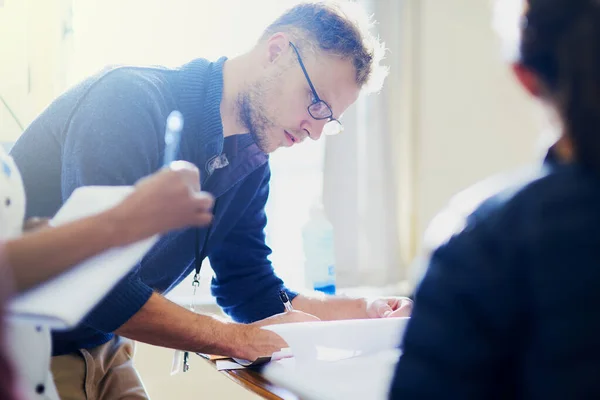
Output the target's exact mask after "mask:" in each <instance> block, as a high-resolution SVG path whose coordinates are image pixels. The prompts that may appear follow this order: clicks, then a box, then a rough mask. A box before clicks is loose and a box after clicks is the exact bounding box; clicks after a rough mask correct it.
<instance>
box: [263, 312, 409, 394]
mask: <svg viewBox="0 0 600 400" xmlns="http://www.w3.org/2000/svg"><path fill="white" fill-rule="evenodd" d="M407 322H408V318H382V319H368V320H366V319H365V320H346V321H330V322H306V323H294V324H282V325H271V326H267V327H265V328H264V329H269V330H272V331H273V332H275V333H277V334H279V335H280V336H281V337H282V338H283V339H284V340H285V341H286V342H287V343H288V345H289V346H290V348H291V350H292V353H293V354H294V357H293V358H290V359H283V360H280V361H277V362H272V363H270V364H269V365H268V366H267V367H266V369H265V376H266V377H267V378H268V379H270V380H271V381H273V382H274V383H275V384H278V385H280V386H282V387H284V388H286V389H289V390H291V391H292V392H295V393H296V394H298V395H299V396H300V397H301V398H302V399H307V400H311V399H315V400H316V399H319V400H322V399H327V400H329V399H331V400H334V399H373V400H377V399H386V398H387V395H388V390H389V387H390V382H391V379H392V377H393V373H394V368H395V365H396V363H397V362H398V359H399V357H400V350H399V349H398V348H397V347H398V345H399V343H400V339H401V336H402V334H403V333H404V329H405V327H406V323H407Z"/></svg>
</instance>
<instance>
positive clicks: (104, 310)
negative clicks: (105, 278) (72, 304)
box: [62, 70, 170, 332]
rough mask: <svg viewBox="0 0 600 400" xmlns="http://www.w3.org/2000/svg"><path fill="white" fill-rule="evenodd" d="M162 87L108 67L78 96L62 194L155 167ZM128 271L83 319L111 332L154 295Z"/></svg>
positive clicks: (125, 180) (132, 178)
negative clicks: (86, 90) (100, 76)
mask: <svg viewBox="0 0 600 400" xmlns="http://www.w3.org/2000/svg"><path fill="white" fill-rule="evenodd" d="M169 111H170V110H167V107H166V105H165V101H164V100H163V99H162V98H161V96H160V93H159V92H158V91H156V90H155V88H153V86H152V85H150V84H149V82H147V81H145V80H144V78H142V77H141V76H138V75H137V74H136V73H135V72H132V71H127V70H117V71H112V72H109V73H108V75H105V76H104V77H103V78H101V81H99V82H97V83H96V85H95V86H93V87H92V88H91V89H90V90H89V92H87V93H86V94H85V95H84V97H83V98H82V99H81V100H80V102H79V104H78V106H77V108H76V109H75V111H74V113H73V115H72V118H71V120H70V123H69V125H68V129H67V131H66V135H65V143H64V149H63V162H62V197H63V201H64V200H66V199H67V198H68V197H69V196H70V195H71V193H72V192H73V190H75V189H76V188H77V187H80V186H87V185H110V186H115V185H132V184H134V183H135V182H136V181H137V180H139V179H140V178H142V177H144V176H146V175H149V174H151V173H153V172H154V171H156V170H157V169H158V168H159V166H160V164H159V159H160V158H159V157H160V155H159V153H160V152H162V151H163V150H164V146H162V147H161V141H160V135H161V132H163V131H164V120H165V118H166V115H167V113H168V112H169ZM138 269H139V266H136V267H135V268H134V269H133V272H131V273H130V274H129V275H128V276H126V277H125V278H124V279H122V280H121V281H120V282H119V283H118V284H117V285H116V287H115V288H113V289H112V291H111V292H109V293H108V294H107V295H106V296H105V298H104V299H103V300H102V301H101V303H100V304H99V305H97V306H96V307H95V308H94V310H93V311H92V312H91V313H90V314H89V315H88V316H87V318H86V320H85V323H86V324H88V325H90V326H92V327H93V328H96V329H98V330H100V331H103V332H112V331H114V330H115V329H117V328H118V327H119V326H121V325H122V324H123V323H125V322H126V321H127V320H128V319H129V318H130V317H131V316H132V315H134V314H135V313H136V312H137V311H138V310H139V309H140V308H141V307H142V306H143V305H144V304H145V303H146V301H147V300H148V299H149V298H150V296H151V294H152V289H151V288H150V287H148V286H147V285H146V284H144V283H143V282H142V281H141V279H140V277H139V276H138V274H137V270H138Z"/></svg>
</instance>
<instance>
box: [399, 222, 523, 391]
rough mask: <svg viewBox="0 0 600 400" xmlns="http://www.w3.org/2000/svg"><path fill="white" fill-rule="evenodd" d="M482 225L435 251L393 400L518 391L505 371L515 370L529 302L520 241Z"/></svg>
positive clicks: (408, 335)
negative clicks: (519, 274)
mask: <svg viewBox="0 0 600 400" xmlns="http://www.w3.org/2000/svg"><path fill="white" fill-rule="evenodd" d="M482 225H485V224H483V223H469V224H468V225H467V227H466V228H465V230H464V231H463V232H462V233H460V234H459V235H457V236H455V237H453V238H452V239H450V241H449V242H448V243H446V244H445V245H442V246H441V247H440V248H438V249H437V250H436V251H435V252H434V253H433V255H432V257H431V261H430V263H429V268H428V270H427V272H426V273H425V276H424V278H423V280H422V282H421V284H420V286H419V288H418V289H417V292H416V295H415V306H414V310H413V313H412V317H411V320H410V322H409V324H408V326H407V329H406V332H405V335H404V339H403V343H402V347H403V349H402V352H403V354H402V357H401V358H400V361H399V363H398V366H397V368H396V372H395V376H394V379H393V381H392V388H391V398H392V399H405V398H411V399H438V398H460V399H495V398H510V397H512V396H511V395H510V393H511V390H512V389H514V388H511V387H508V386H510V385H508V384H507V382H510V381H511V380H510V379H508V377H507V374H512V373H514V371H513V368H512V366H511V365H512V364H511V357H512V354H514V350H515V348H517V347H518V342H519V339H518V338H517V337H514V335H515V332H522V329H521V330H519V329H518V328H517V327H515V323H517V320H518V318H519V315H520V311H521V309H520V308H521V307H523V304H519V303H518V302H519V301H520V300H521V301H522V297H520V296H518V295H517V294H518V293H517V287H518V286H519V285H520V284H519V283H515V281H516V280H515V279H514V277H515V275H514V272H515V270H516V266H515V265H514V264H516V262H514V260H515V258H514V257H513V254H512V253H513V252H514V249H515V247H514V246H513V245H512V244H511V241H512V239H511V238H510V237H507V236H509V235H506V234H504V233H502V232H498V229H500V228H499V227H498V226H496V227H493V228H490V227H489V226H488V228H490V229H486V227H485V226H482ZM507 231H510V229H507ZM512 243H514V242H512ZM511 260H512V261H511ZM520 327H521V328H522V325H521V326H520Z"/></svg>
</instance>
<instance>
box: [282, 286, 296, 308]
mask: <svg viewBox="0 0 600 400" xmlns="http://www.w3.org/2000/svg"><path fill="white" fill-rule="evenodd" d="M279 298H280V299H281V301H282V302H283V306H284V307H285V311H294V307H292V303H291V302H290V299H289V297H288V295H287V293H286V292H284V291H283V290H280V291H279Z"/></svg>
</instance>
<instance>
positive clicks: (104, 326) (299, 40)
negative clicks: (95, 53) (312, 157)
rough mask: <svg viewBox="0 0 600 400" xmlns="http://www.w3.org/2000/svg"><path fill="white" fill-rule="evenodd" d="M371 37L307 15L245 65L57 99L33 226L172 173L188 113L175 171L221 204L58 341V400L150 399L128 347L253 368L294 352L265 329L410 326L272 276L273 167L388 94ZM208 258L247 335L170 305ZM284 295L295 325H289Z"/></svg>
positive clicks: (171, 238)
mask: <svg viewBox="0 0 600 400" xmlns="http://www.w3.org/2000/svg"><path fill="white" fill-rule="evenodd" d="M352 7H354V9H353V8H352ZM367 25H368V18H367V17H366V16H365V14H364V12H362V11H360V10H359V9H358V6H356V5H355V4H354V5H353V4H348V5H346V7H345V8H340V7H338V6H333V5H331V4H328V3H323V2H320V3H306V4H300V5H298V6H296V7H293V8H291V9H290V10H288V11H287V12H286V13H284V14H283V15H281V16H280V17H279V18H278V19H277V20H276V21H274V22H273V23H272V24H271V25H270V26H269V27H267V29H266V30H265V31H264V34H263V35H262V37H261V38H260V39H259V41H258V42H257V44H256V46H255V47H254V48H253V49H251V50H250V51H249V52H247V53H246V54H243V55H241V56H239V57H236V58H233V59H229V60H228V59H226V58H221V59H220V60H218V61H216V62H209V61H207V60H204V59H197V60H194V61H192V62H190V63H188V64H186V65H184V66H182V67H180V68H178V69H159V68H135V67H120V68H112V69H110V70H107V71H103V72H101V73H99V74H98V75H96V76H93V77H91V78H89V79H88V80H86V81H84V82H82V83H81V84H80V85H78V86H77V87H75V88H73V89H71V90H70V91H68V92H67V93H65V94H64V95H63V96H61V97H60V98H58V99H57V100H55V101H54V103H52V104H51V105H50V107H49V108H48V109H47V110H45V111H44V112H43V113H42V115H40V116H39V117H38V118H37V119H36V120H35V121H34V122H33V124H32V125H31V126H30V127H29V128H28V129H27V130H26V132H25V133H24V134H23V136H22V137H21V138H20V139H19V141H18V142H17V143H16V144H15V146H14V148H13V151H12V155H13V156H14V158H15V161H16V162H17V164H18V166H19V168H20V169H21V172H22V175H23V179H24V182H25V187H26V191H27V195H28V198H29V199H32V200H31V201H30V202H29V203H28V207H27V213H28V215H41V216H49V215H52V214H54V212H55V211H56V210H57V209H58V208H59V207H60V205H61V203H62V202H63V201H64V199H66V198H67V197H68V196H69V194H70V193H71V192H72V191H73V190H74V189H75V188H76V187H78V186H83V185H128V184H131V183H133V182H135V181H137V180H138V179H139V178H140V177H142V176H145V175H148V174H150V173H152V172H154V171H155V170H157V169H159V168H160V166H161V162H162V159H163V153H164V150H165V149H164V148H165V145H164V131H165V121H166V119H167V116H168V115H169V113H170V112H171V111H172V110H175V109H177V110H179V111H180V112H181V113H182V115H183V117H184V126H183V131H182V135H181V143H180V146H179V153H178V158H179V159H183V160H187V161H190V162H192V163H194V164H195V165H197V166H198V168H199V169H200V171H201V186H202V189H203V190H204V191H208V192H211V193H212V194H213V196H214V197H215V206H214V209H213V213H214V219H213V224H212V226H211V227H210V228H208V229H187V230H182V231H178V232H174V233H171V234H168V235H165V236H164V237H163V238H162V239H161V240H160V241H159V243H158V244H157V245H156V246H155V247H154V248H153V249H152V250H151V251H150V252H149V253H148V255H147V256H146V257H145V258H144V259H142V260H141V261H140V263H139V266H138V267H137V268H136V269H135V271H134V272H133V273H132V274H131V275H129V276H128V277H126V278H125V279H123V280H122V281H121V282H120V283H119V284H118V285H117V286H116V287H115V288H114V290H113V291H112V292H111V293H110V294H109V295H108V296H107V297H106V299H105V300H104V301H103V302H102V303H101V304H100V305H99V306H98V307H97V308H96V309H95V310H94V311H93V312H92V313H91V314H90V316H89V317H88V318H87V319H86V320H85V322H84V323H83V324H82V325H81V326H80V327H78V328H77V329H75V330H73V331H69V332H57V333H55V334H54V337H53V347H54V357H53V360H52V371H53V374H54V377H55V381H56V384H57V387H58V390H59V392H60V395H61V397H64V398H86V396H88V397H94V396H96V395H97V394H98V393H108V392H110V393H125V392H127V393H128V394H130V395H131V397H132V398H145V396H146V394H145V392H144V389H143V386H142V384H141V382H140V381H139V378H137V375H136V372H135V370H133V369H132V368H119V366H121V365H122V364H123V360H128V359H129V358H130V357H131V354H130V353H129V352H128V351H129V350H127V351H125V350H124V349H125V348H127V349H130V345H129V346H127V343H128V341H129V340H130V339H133V340H139V341H143V342H147V343H151V344H155V345H160V346H166V347H172V348H178V349H183V350H187V351H190V352H204V353H214V354H223V355H228V356H234V357H239V358H245V359H255V358H256V357H258V356H261V355H265V354H271V353H272V352H273V351H275V350H278V349H280V348H281V347H282V346H285V344H284V343H283V342H282V341H281V339H280V338H279V337H278V336H277V335H275V334H273V333H270V332H268V331H264V330H261V329H260V326H262V325H265V324H273V323H283V322H293V321H306V320H314V319H316V318H319V319H322V320H331V319H346V318H380V317H388V316H396V315H398V316H402V315H406V314H407V313H408V312H409V310H410V302H409V301H407V300H406V299H402V298H385V299H376V300H372V301H367V300H366V299H362V298H359V299H350V298H342V297H336V296H331V297H319V296H316V295H314V296H313V295H298V294H297V293H296V292H293V291H291V290H289V289H288V288H286V287H285V286H284V284H283V282H282V281H281V280H280V279H279V278H278V277H277V276H276V275H275V274H274V272H273V268H272V266H271V264H270V262H269V260H268V258H267V257H268V255H269V254H270V249H269V248H268V246H267V245H266V244H265V236H264V232H263V230H264V228H265V225H266V216H265V210H264V208H265V203H266V201H267V197H268V192H269V186H268V185H269V178H270V170H269V163H268V153H271V152H273V151H275V150H276V149H277V148H279V147H284V146H292V145H294V144H297V143H300V142H302V141H303V140H304V139H306V138H310V139H312V140H318V139H319V138H320V137H321V134H323V133H326V134H335V133H339V132H341V131H342V125H341V123H340V122H339V118H340V115H342V113H343V112H344V111H345V110H346V109H347V108H348V107H349V106H350V105H351V104H352V103H354V102H355V101H356V99H357V98H358V96H359V93H360V92H361V91H367V90H369V89H368V87H370V88H371V89H373V88H374V89H378V87H379V86H380V84H381V83H382V82H383V78H384V77H385V73H386V69H385V68H384V67H381V66H380V65H379V62H380V60H381V56H382V44H381V43H379V41H378V40H377V39H376V38H375V37H373V36H372V35H371V34H370V33H369V32H368V30H367V29H366V27H367ZM378 83H379V84H378ZM205 257H209V259H210V262H211V265H212V267H213V270H214V272H215V277H214V278H213V280H212V286H211V289H212V293H213V295H214V296H215V297H216V299H217V302H218V304H219V305H220V306H221V307H222V308H223V310H224V311H225V312H226V313H227V314H229V315H230V316H231V317H232V318H233V319H234V320H235V321H237V322H239V323H230V322H224V321H221V320H219V319H216V318H213V317H211V316H207V315H202V314H196V313H193V312H191V311H189V310H187V309H186V308H184V307H180V306H178V305H176V304H173V303H171V302H169V301H168V300H166V299H165V298H164V297H163V296H162V294H164V293H165V292H167V291H168V290H169V289H171V288H172V287H174V286H175V285H177V284H178V283H179V282H181V280H183V278H184V277H185V276H187V275H189V274H190V273H192V272H194V271H195V272H196V275H195V276H196V278H197V277H198V272H199V270H200V266H201V262H202V260H203V259H204V258H205ZM194 283H195V284H197V280H195V282H194ZM281 290H285V291H286V292H287V294H288V297H289V298H290V299H291V302H292V305H293V307H294V309H295V310H296V311H291V312H287V313H284V306H283V304H282V302H281V300H280V299H279V293H280V291H281ZM115 334H116V336H115ZM125 338H128V339H125ZM123 382H128V383H127V384H125V383H123ZM132 382H137V384H133V383H132ZM107 391H108V392H107Z"/></svg>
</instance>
